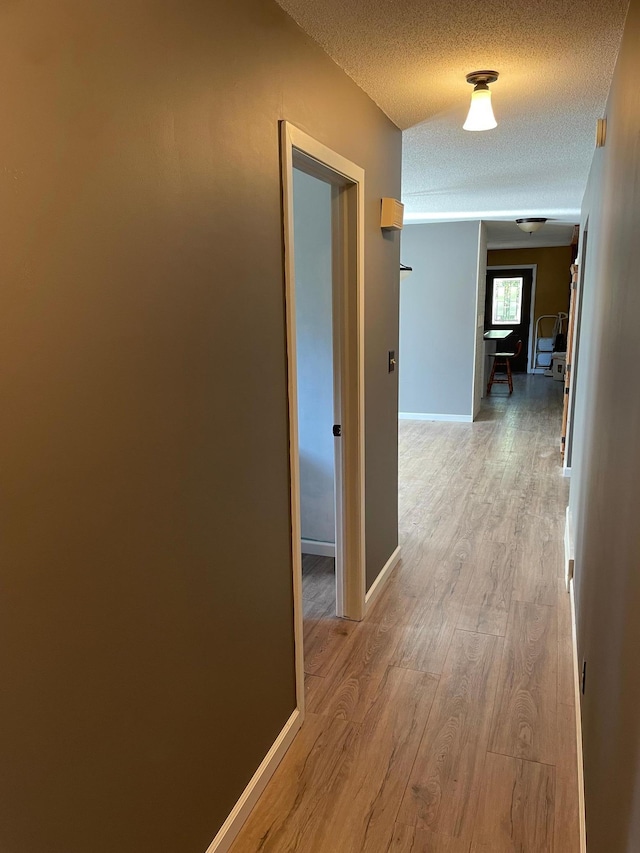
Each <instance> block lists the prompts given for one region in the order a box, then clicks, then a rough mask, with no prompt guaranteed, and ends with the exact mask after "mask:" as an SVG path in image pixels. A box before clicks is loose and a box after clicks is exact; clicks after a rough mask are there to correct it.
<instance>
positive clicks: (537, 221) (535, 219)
mask: <svg viewBox="0 0 640 853" xmlns="http://www.w3.org/2000/svg"><path fill="white" fill-rule="evenodd" d="M546 221H547V220H546V219H543V218H542V217H540V216H530V217H528V218H527V219H516V223H517V225H518V228H519V229H520V230H521V231H524V232H525V234H533V233H534V231H539V230H540V229H541V228H542V226H543V225H544V224H545V222H546Z"/></svg>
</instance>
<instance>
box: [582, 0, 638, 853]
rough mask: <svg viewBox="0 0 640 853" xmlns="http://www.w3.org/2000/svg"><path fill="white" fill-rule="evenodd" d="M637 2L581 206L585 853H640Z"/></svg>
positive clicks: (633, 4) (630, 18)
mask: <svg viewBox="0 0 640 853" xmlns="http://www.w3.org/2000/svg"><path fill="white" fill-rule="evenodd" d="M639 40H640V2H638V0H632V2H631V5H630V10H629V17H628V20H627V25H626V29H625V34H624V40H623V43H622V48H621V53H620V56H619V59H618V65H617V69H616V72H615V76H614V80H613V85H612V89H611V94H610V98H609V102H608V106H607V110H606V115H607V119H608V126H607V143H606V147H605V148H603V149H600V150H598V151H597V152H596V155H595V158H594V162H593V167H592V171H591V176H590V179H589V185H588V188H587V193H586V195H585V200H584V208H583V222H582V231H583V233H584V228H585V226H586V224H587V219H588V221H589V239H588V247H587V257H586V263H585V283H584V289H583V313H582V332H581V341H580V356H579V357H580V367H579V371H578V383H577V387H576V411H575V433H574V435H575V444H574V455H573V461H572V470H573V473H572V480H571V503H570V506H571V512H572V519H573V527H574V529H575V559H576V578H575V586H576V597H577V627H578V660H579V663H580V666H582V662H583V660H586V663H587V669H586V685H585V695H584V697H583V698H582V715H583V740H584V759H585V783H586V818H587V845H588V850H589V853H632V851H636V850H640V659H639V653H640V370H639V365H640V240H639V239H638V235H639V234H640V147H639V144H638V140H639V139H640V90H639V89H638V75H639V74H640V52H639V51H638V43H639Z"/></svg>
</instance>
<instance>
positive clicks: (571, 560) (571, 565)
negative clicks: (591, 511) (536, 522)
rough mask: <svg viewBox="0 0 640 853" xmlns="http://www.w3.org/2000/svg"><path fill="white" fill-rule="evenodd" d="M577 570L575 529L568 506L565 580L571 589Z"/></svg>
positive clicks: (565, 535) (565, 524) (565, 525)
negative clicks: (572, 526)
mask: <svg viewBox="0 0 640 853" xmlns="http://www.w3.org/2000/svg"><path fill="white" fill-rule="evenodd" d="M574 571H575V555H574V550H573V530H572V528H571V512H570V510H569V507H567V512H566V515H565V522H564V582H565V584H566V586H567V591H568V590H569V584H570V582H571V581H572V579H573V574H574Z"/></svg>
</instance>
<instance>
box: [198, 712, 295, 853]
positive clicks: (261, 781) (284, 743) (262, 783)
mask: <svg viewBox="0 0 640 853" xmlns="http://www.w3.org/2000/svg"><path fill="white" fill-rule="evenodd" d="M301 725H302V714H301V713H300V711H299V710H298V709H297V708H296V710H295V711H294V712H293V714H292V715H291V716H290V717H289V719H288V721H287V723H286V725H285V727H284V728H283V729H282V731H281V732H280V734H279V735H278V737H277V738H276V740H275V742H274V744H273V746H272V747H271V749H270V750H269V752H268V753H267V754H266V755H265V757H264V759H263V761H262V763H261V764H260V767H258V769H257V770H256V772H255V773H254V774H253V777H252V779H251V781H250V782H249V784H248V785H247V787H246V788H245V789H244V791H243V792H242V795H241V796H240V799H239V800H238V802H237V803H236V804H235V806H234V807H233V809H232V811H231V813H230V814H229V817H228V818H227V819H226V820H225V822H224V823H223V824H222V826H221V827H220V830H219V832H218V834H217V835H216V837H215V838H214V839H213V841H212V842H211V844H210V845H209V846H208V847H207V850H206V853H227V850H229V848H230V847H231V845H232V844H233V842H234V841H235V839H236V837H237V835H238V833H239V832H240V830H241V829H242V825H243V824H244V822H245V821H246V819H247V818H248V817H249V814H250V813H251V809H252V808H253V807H254V806H255V804H256V803H257V802H258V798H259V796H260V794H262V792H263V791H264V789H265V788H266V786H267V783H268V782H269V780H270V779H271V777H272V776H273V774H274V773H275V771H276V768H277V767H278V764H280V762H281V761H282V759H283V758H284V754H285V753H286V751H287V750H288V749H289V747H290V746H291V743H292V741H293V739H294V737H295V736H296V734H297V733H298V731H299V730H300V726H301Z"/></svg>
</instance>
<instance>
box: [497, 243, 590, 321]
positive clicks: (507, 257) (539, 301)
mask: <svg viewBox="0 0 640 853" xmlns="http://www.w3.org/2000/svg"><path fill="white" fill-rule="evenodd" d="M574 260H575V249H573V248H572V247H571V246H550V247H548V248H538V249H492V250H491V251H489V252H487V264H488V265H489V266H496V267H509V266H518V265H520V264H537V265H538V270H537V275H536V301H535V305H534V307H533V313H534V320H537V319H538V317H540V316H542V315H543V314H557V313H558V312H559V311H564V312H566V313H568V312H569V300H570V298H571V264H572V263H573V262H574ZM552 325H553V324H552ZM532 335H535V325H534V327H533V329H532Z"/></svg>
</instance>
